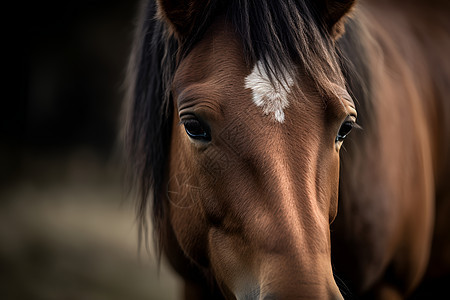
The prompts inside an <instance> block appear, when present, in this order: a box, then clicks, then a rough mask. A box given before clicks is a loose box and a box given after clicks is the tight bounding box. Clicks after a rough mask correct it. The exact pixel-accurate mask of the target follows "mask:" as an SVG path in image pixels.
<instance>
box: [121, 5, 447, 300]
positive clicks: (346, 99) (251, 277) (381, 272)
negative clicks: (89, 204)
mask: <svg viewBox="0 0 450 300" xmlns="http://www.w3.org/2000/svg"><path fill="white" fill-rule="evenodd" d="M449 12H450V8H449V5H448V4H447V3H446V2H445V1H439V0H434V1H428V2H426V4H425V2H423V1H401V0H395V1H382V0H380V1H370V0H367V1H354V0H327V1H325V0H317V1H310V0H279V1H270V0H260V1H251V0H229V1H221V0H209V1H200V0H184V1H180V0H158V1H149V0H147V1H144V2H143V3H142V5H141V6H140V16H139V18H138V20H139V21H138V24H137V30H136V35H135V44H134V47H133V50H132V52H131V53H132V54H131V56H130V64H129V69H128V79H127V84H128V92H127V101H126V103H127V106H126V109H125V111H126V116H127V117H126V124H125V144H126V151H127V153H128V158H129V160H128V161H127V165H128V167H129V169H130V173H131V181H132V182H133V184H134V185H135V187H136V189H137V191H138V193H139V197H138V202H137V203H138V204H137V205H138V210H137V216H138V219H139V221H140V224H141V227H140V232H141V236H142V237H143V238H146V236H147V231H148V230H149V229H148V228H149V225H148V222H149V221H148V219H149V218H151V220H152V224H153V225H152V228H153V232H154V237H155V240H156V247H157V249H158V257H159V258H161V257H162V256H163V255H164V257H165V258H167V260H168V261H169V263H170V264H171V266H172V267H173V268H174V270H176V272H177V273H178V274H179V275H180V276H181V278H183V282H184V289H183V293H184V297H185V298H186V299H303V298H313V299H342V298H344V297H345V298H358V299H360V298H361V299H403V298H407V297H413V298H414V297H419V296H417V295H419V294H418V291H422V292H424V291H425V292H424V293H422V294H421V295H428V296H429V295H433V294H432V293H433V292H437V291H438V290H439V288H441V290H440V291H443V288H445V286H446V284H447V285H448V283H449V282H450V280H449V279H450V277H449V274H450V256H449V253H450V234H448V230H449V229H450V185H449V178H450V101H449V99H448V95H449V94H450V59H449V57H448V53H450V35H449V32H450V31H449V30H450V18H449V17H448V16H449ZM427 283H428V284H431V285H432V289H431V290H430V289H428V290H427V289H426V286H427V285H426V284H427Z"/></svg>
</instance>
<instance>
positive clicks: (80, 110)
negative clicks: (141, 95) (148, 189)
mask: <svg viewBox="0 0 450 300" xmlns="http://www.w3.org/2000/svg"><path fill="white" fill-rule="evenodd" d="M137 2H138V1H136V0H109V1H106V0H81V1H80V0H79V1H70V0H67V1H59V2H56V1H45V0H44V1H34V2H31V1H30V2H19V3H16V4H14V5H15V6H16V7H13V8H9V7H8V8H4V10H3V12H4V14H6V17H8V16H7V14H11V17H12V18H11V19H10V20H11V21H8V22H9V24H8V26H6V27H4V28H6V31H7V33H6V34H5V35H6V36H7V39H6V41H5V39H3V43H2V44H3V45H4V47H3V48H4V49H3V50H5V49H6V50H7V51H6V52H7V54H5V55H4V57H3V65H4V66H6V69H3V71H4V75H5V74H7V76H6V77H7V79H6V81H4V85H5V86H4V93H3V97H2V98H3V99H2V102H1V103H2V104H1V108H0V112H1V118H0V124H1V126H0V298H1V299H94V300H95V299H176V298H177V297H178V296H179V282H178V279H177V277H176V276H175V275H174V273H173V272H172V271H171V270H170V269H169V268H168V267H167V265H166V263H165V262H163V263H162V264H161V267H160V268H159V269H158V266H157V262H156V259H155V257H154V255H153V253H150V254H147V253H146V252H145V250H144V251H141V253H140V254H138V246H137V245H138V242H137V224H136V223H135V216H134V203H133V201H132V199H129V197H128V196H127V193H126V191H125V188H124V181H123V175H122V166H121V160H120V158H121V154H120V150H121V145H120V143H119V140H118V132H119V129H120V117H121V106H122V97H123V79H124V76H125V68H126V62H127V59H128V54H129V51H130V48H131V43H132V35H133V29H134V24H135V21H136V18H135V16H136V15H137V10H138V3H137ZM150 250H151V249H150Z"/></svg>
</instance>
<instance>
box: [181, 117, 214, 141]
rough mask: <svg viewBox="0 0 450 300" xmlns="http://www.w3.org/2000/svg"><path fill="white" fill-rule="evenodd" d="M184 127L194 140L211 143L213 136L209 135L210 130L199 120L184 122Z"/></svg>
mask: <svg viewBox="0 0 450 300" xmlns="http://www.w3.org/2000/svg"><path fill="white" fill-rule="evenodd" d="M182 123H183V125H184V130H186V133H187V135H188V136H189V137H190V138H192V139H194V140H199V141H203V142H209V141H211V135H210V134H209V129H208V128H207V126H205V125H203V124H202V123H201V122H200V121H199V120H197V119H187V120H184V121H182Z"/></svg>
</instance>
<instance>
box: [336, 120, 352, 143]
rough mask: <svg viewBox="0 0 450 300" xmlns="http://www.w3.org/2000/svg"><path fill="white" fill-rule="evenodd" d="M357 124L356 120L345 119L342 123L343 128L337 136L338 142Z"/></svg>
mask: <svg viewBox="0 0 450 300" xmlns="http://www.w3.org/2000/svg"><path fill="white" fill-rule="evenodd" d="M354 125H355V122H354V121H345V122H344V123H342V125H341V128H340V129H339V132H338V134H337V136H336V142H342V141H344V139H345V138H346V137H347V135H348V134H349V133H350V131H352V129H353V127H354Z"/></svg>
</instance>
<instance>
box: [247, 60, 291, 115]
mask: <svg viewBox="0 0 450 300" xmlns="http://www.w3.org/2000/svg"><path fill="white" fill-rule="evenodd" d="M281 75H282V76H281V80H280V79H278V80H277V79H275V80H270V77H269V75H268V74H267V70H266V68H265V67H264V65H263V63H262V62H261V61H258V62H256V64H255V66H254V67H253V70H252V72H251V73H250V74H249V75H248V76H247V77H245V88H247V89H250V90H251V91H252V100H253V103H254V104H255V105H256V106H258V107H260V108H262V110H263V112H264V114H265V115H270V116H271V117H273V119H275V120H276V121H278V122H280V123H283V122H284V119H285V114H284V110H285V109H286V108H287V107H288V106H289V100H288V95H289V93H290V92H291V88H292V86H293V85H294V79H293V78H292V76H291V75H290V74H289V73H288V72H286V71H283V74H281Z"/></svg>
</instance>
